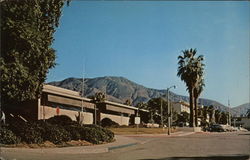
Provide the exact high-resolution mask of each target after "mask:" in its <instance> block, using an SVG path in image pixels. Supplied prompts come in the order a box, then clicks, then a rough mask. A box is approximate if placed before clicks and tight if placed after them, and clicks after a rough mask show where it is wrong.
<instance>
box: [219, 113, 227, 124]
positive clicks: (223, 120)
mask: <svg viewBox="0 0 250 160" xmlns="http://www.w3.org/2000/svg"><path fill="white" fill-rule="evenodd" d="M227 119H228V118H227V113H225V112H222V113H221V118H220V124H227Z"/></svg>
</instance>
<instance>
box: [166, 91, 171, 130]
mask: <svg viewBox="0 0 250 160" xmlns="http://www.w3.org/2000/svg"><path fill="white" fill-rule="evenodd" d="M167 99H168V135H170V106H169V88H168V89H167Z"/></svg>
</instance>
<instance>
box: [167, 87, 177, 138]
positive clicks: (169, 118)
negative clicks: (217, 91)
mask: <svg viewBox="0 0 250 160" xmlns="http://www.w3.org/2000/svg"><path fill="white" fill-rule="evenodd" d="M171 88H176V86H175V85H173V86H170V87H168V88H167V100H168V135H170V121H171V114H172V113H171V109H170V103H169V90H170V89H171Z"/></svg>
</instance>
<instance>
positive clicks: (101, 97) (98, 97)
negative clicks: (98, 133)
mask: <svg viewBox="0 0 250 160" xmlns="http://www.w3.org/2000/svg"><path fill="white" fill-rule="evenodd" d="M90 98H91V99H92V102H93V103H94V104H95V112H94V124H95V125H96V124H97V106H98V105H99V104H101V103H103V102H105V100H106V97H105V94H104V93H102V92H97V93H95V95H94V96H91V97H90Z"/></svg>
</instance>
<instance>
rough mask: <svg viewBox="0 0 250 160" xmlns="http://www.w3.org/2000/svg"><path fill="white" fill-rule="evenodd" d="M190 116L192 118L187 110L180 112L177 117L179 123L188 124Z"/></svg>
mask: <svg viewBox="0 0 250 160" xmlns="http://www.w3.org/2000/svg"><path fill="white" fill-rule="evenodd" d="M189 118H190V114H189V113H187V112H181V113H180V114H178V119H177V123H184V124H186V123H187V122H189Z"/></svg>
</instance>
